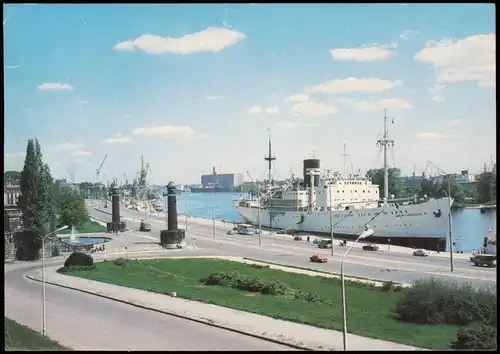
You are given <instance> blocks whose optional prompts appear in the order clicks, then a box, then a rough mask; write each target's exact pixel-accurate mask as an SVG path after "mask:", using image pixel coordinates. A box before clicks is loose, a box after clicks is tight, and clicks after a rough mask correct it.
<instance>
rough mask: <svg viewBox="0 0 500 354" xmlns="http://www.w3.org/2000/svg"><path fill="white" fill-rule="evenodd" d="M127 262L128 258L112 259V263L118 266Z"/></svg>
mask: <svg viewBox="0 0 500 354" xmlns="http://www.w3.org/2000/svg"><path fill="white" fill-rule="evenodd" d="M127 262H128V259H125V258H121V257H120V258H117V259H115V260H114V263H115V264H116V265H117V266H120V267H123V266H124V265H125V264H127Z"/></svg>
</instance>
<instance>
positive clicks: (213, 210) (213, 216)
mask: <svg viewBox="0 0 500 354" xmlns="http://www.w3.org/2000/svg"><path fill="white" fill-rule="evenodd" d="M212 195H213V205H212V233H213V235H214V238H215V181H212Z"/></svg>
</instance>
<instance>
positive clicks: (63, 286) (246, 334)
mask: <svg viewBox="0 0 500 354" xmlns="http://www.w3.org/2000/svg"><path fill="white" fill-rule="evenodd" d="M28 273H29V272H28ZM28 273H25V274H24V276H25V277H26V278H28V279H29V280H32V281H36V282H39V283H41V282H42V281H41V280H40V279H37V278H35V277H33V276H31V275H29V274H28ZM45 283H46V284H50V285H54V286H58V287H61V288H65V289H70V290H76V291H79V292H82V293H86V294H89V295H94V296H98V297H101V298H104V299H108V300H112V301H116V302H120V303H122V304H127V305H131V306H134V307H137V308H140V309H143V310H149V311H154V312H159V313H163V314H166V315H169V316H173V317H177V318H181V319H184V320H188V321H192V322H196V323H201V324H204V325H208V326H211V327H215V328H219V329H224V330H227V331H230V332H234V333H238V334H242V335H245V336H248V337H253V338H257V339H261V340H265V341H266V342H272V343H276V344H279V345H285V346H287V347H290V348H294V349H299V350H312V351H314V349H311V348H307V347H302V346H299V345H296V344H290V343H286V342H281V341H279V340H276V339H272V338H268V337H264V336H261V335H258V334H253V333H249V332H245V331H242V330H238V329H235V328H231V327H227V326H223V325H219V324H217V323H215V322H211V321H209V320H203V319H197V318H193V317H188V316H185V315H180V314H178V313H174V312H170V311H165V310H158V309H155V308H152V307H148V306H144V305H139V304H134V303H132V302H129V301H125V300H120V299H116V298H113V297H111V296H108V295H103V294H99V293H95V292H92V291H88V290H83V289H79V288H75V287H72V286H69V285H62V284H57V283H54V282H51V281H47V280H46V281H45ZM165 296H168V295H165ZM191 301H193V300H191Z"/></svg>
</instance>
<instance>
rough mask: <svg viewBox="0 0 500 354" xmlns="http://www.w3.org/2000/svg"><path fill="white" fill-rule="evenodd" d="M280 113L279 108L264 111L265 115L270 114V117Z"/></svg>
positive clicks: (269, 108)
mask: <svg viewBox="0 0 500 354" xmlns="http://www.w3.org/2000/svg"><path fill="white" fill-rule="evenodd" d="M279 112H280V110H279V108H278V107H276V106H274V107H268V108H266V109H265V113H266V114H270V115H275V114H278V113H279Z"/></svg>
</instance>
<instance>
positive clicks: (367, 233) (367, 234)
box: [332, 225, 375, 351]
mask: <svg viewBox="0 0 500 354" xmlns="http://www.w3.org/2000/svg"><path fill="white" fill-rule="evenodd" d="M374 233H375V231H373V229H370V228H368V225H366V226H365V230H364V231H363V232H362V233H361V234H360V235H359V236H358V238H357V239H356V241H354V242H353V243H352V244H351V245H350V246H349V248H348V249H347V250H346V251H345V253H344V255H343V256H342V260H341V261H340V282H341V289H342V294H341V296H342V334H343V335H342V343H343V349H344V351H346V350H347V311H346V310H347V305H346V298H345V282H344V260H345V258H346V256H347V253H349V251H350V250H351V248H352V246H354V244H355V243H356V242H358V241H359V240H361V239H364V238H367V237H370V236H372V235H373V234H374ZM332 247H333V245H332Z"/></svg>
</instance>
